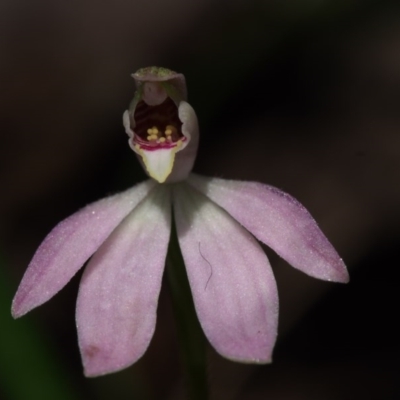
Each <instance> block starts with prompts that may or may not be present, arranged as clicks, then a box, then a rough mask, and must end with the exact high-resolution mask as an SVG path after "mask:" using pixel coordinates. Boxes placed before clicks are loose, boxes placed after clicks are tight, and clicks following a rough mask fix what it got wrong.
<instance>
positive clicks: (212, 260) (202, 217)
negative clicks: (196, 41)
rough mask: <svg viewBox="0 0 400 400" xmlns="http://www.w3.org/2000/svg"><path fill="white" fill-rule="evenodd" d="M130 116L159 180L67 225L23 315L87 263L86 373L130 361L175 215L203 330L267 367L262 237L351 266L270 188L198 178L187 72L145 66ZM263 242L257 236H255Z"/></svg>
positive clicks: (268, 317) (133, 133) (329, 275)
mask: <svg viewBox="0 0 400 400" xmlns="http://www.w3.org/2000/svg"><path fill="white" fill-rule="evenodd" d="M133 78H134V79H135V82H136V86H137V91H136V93H135V96H134V99H133V101H132V103H131V104H130V107H129V109H128V110H127V111H126V112H125V113H124V116H123V122H124V126H125V129H126V132H127V134H128V135H129V145H130V147H131V148H132V150H133V151H134V152H135V153H136V154H137V156H138V158H139V161H140V162H141V163H142V165H143V167H144V169H145V171H146V173H147V174H148V175H149V176H150V178H151V179H149V180H147V181H145V182H143V183H140V184H138V185H136V186H134V187H133V188H131V189H129V190H127V191H125V192H122V193H119V194H116V195H114V196H111V197H107V198H104V199H102V200H99V201H97V202H95V203H92V204H89V205H88V206H86V207H85V208H83V209H82V210H80V211H78V212H77V213H75V214H73V215H72V216H70V217H69V218H67V219H66V220H64V221H62V222H60V223H59V224H58V225H57V226H56V227H55V228H54V229H53V230H52V231H51V232H50V234H49V235H48V236H47V237H46V238H45V240H44V241H43V243H42V244H41V245H40V247H39V248H38V250H37V252H36V254H35V255H34V257H33V259H32V261H31V263H30V265H29V267H28V269H27V271H26V273H25V275H24V277H23V279H22V282H21V284H20V286H19V288H18V291H17V293H16V295H15V298H14V300H13V305H12V314H13V316H14V317H15V318H18V317H20V316H22V315H24V314H25V313H27V312H28V311H30V310H32V309H33V308H35V307H37V306H39V305H41V304H43V303H44V302H46V301H47V300H49V299H50V298H51V297H53V296H54V295H55V294H56V293H57V292H58V291H59V290H60V289H62V288H63V287H64V286H65V285H66V284H67V283H68V281H69V280H70V279H71V278H72V277H73V276H74V275H75V274H76V272H77V271H78V270H79V269H80V268H81V267H82V266H83V264H85V263H86V262H87V261H88V260H89V259H90V260H89V262H88V264H87V265H86V267H85V271H84V273H83V276H82V279H81V283H80V287H79V293H78V299H77V307H76V323H77V329H78V338H79V346H80V350H81V354H82V360H83V365H84V370H85V374H86V375H87V376H98V375H102V374H107V373H110V372H115V371H118V370H121V369H123V368H127V367H128V366H130V365H131V364H133V363H134V362H136V361H137V360H138V359H139V358H140V357H141V356H142V355H143V354H144V352H145V351H146V349H147V347H148V346H149V343H150V340H151V338H152V336H153V333H154V329H155V324H156V311H157V303H158V297H159V293H160V287H161V281H162V276H163V271H164V264H165V260H166V255H167V248H168V243H169V239H170V231H171V212H172V209H173V215H174V218H175V225H176V230H177V235H178V241H179V245H180V248H181V252H182V255H183V259H184V262H185V265H186V270H187V275H188V279H189V283H190V287H191V290H192V295H193V300H194V304H195V308H196V312H197V316H198V318H199V321H200V324H201V326H202V329H203V331H204V333H205V335H206V337H207V338H208V340H209V342H210V343H211V345H212V346H213V347H214V348H215V350H216V351H217V352H218V353H220V354H221V355H222V356H224V357H226V358H228V359H231V360H235V361H241V362H250V363H251V362H254V363H268V362H270V361H271V354H272V350H273V347H274V344H275V340H276V336H277V324H278V294H277V287H276V283H275V279H274V275H273V273H272V270H271V267H270V264H269V261H268V258H267V256H266V255H265V253H264V251H263V250H262V248H261V246H260V245H259V244H258V242H257V240H259V241H260V242H262V243H265V244H266V245H268V246H269V247H271V248H272V249H273V250H274V251H275V252H276V253H277V254H278V255H280V256H281V257H282V258H283V259H285V260H286V261H287V262H288V263H289V264H291V265H292V266H293V267H294V268H297V269H299V270H301V271H303V272H304V273H306V274H308V275H310V276H312V277H315V278H318V279H323V280H327V281H334V282H347V281H348V274H347V270H346V267H345V265H344V263H343V261H342V260H341V259H340V257H339V256H338V254H337V253H336V251H335V250H334V248H333V247H332V245H331V244H330V243H329V241H328V240H327V239H326V237H325V236H324V235H323V233H322V232H321V231H320V229H319V228H318V226H317V224H316V222H315V221H314V219H313V218H312V217H311V215H310V214H309V213H308V211H307V210H306V209H305V208H304V207H303V206H302V205H301V204H299V202H298V201H296V200H295V199H294V198H293V197H291V196H290V195H288V194H286V193H284V192H282V191H281V190H279V189H276V188H274V187H272V186H267V185H264V184H261V183H254V182H241V181H232V180H223V179H217V178H206V177H203V176H199V175H195V174H192V173H191V170H192V166H193V163H194V160H195V157H196V153H197V146H198V137H199V130H198V124H197V118H196V114H195V112H194V110H193V108H192V107H191V106H190V105H189V104H188V103H187V102H186V85H185V79H184V77H183V75H181V74H178V73H175V72H173V71H170V70H168V69H164V68H156V67H150V68H144V69H141V70H139V71H138V72H136V73H135V74H134V75H133ZM256 239H257V240H256Z"/></svg>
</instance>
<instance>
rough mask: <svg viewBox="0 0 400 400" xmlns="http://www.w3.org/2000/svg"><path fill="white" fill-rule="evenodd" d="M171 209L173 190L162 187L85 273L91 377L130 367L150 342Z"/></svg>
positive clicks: (82, 301) (82, 327) (81, 305)
mask: <svg viewBox="0 0 400 400" xmlns="http://www.w3.org/2000/svg"><path fill="white" fill-rule="evenodd" d="M170 207H171V205H170V196H169V187H168V186H158V187H156V188H155V189H154V190H153V191H152V192H151V193H150V194H149V195H148V196H147V197H146V198H145V199H144V200H143V201H142V202H141V203H140V204H139V205H138V206H137V207H136V208H135V209H134V210H133V211H132V213H131V214H130V215H129V216H128V217H127V218H125V219H124V221H123V222H122V223H121V224H120V225H119V226H118V227H117V228H116V229H115V230H114V231H113V233H112V234H111V235H110V237H109V238H108V239H107V240H106V241H105V242H104V243H103V245H102V246H101V247H100V248H99V250H98V251H97V252H96V253H95V254H94V256H93V257H92V259H91V260H90V262H89V264H88V266H87V267H86V269H85V272H84V274H83V277H82V281H81V285H80V288H79V294H78V301H77V309H76V313H77V314H76V321H77V327H78V338H79V346H80V349H81V355H82V360H83V365H84V369H85V375H86V376H97V375H103V374H107V373H110V372H115V371H118V370H121V369H123V368H126V367H128V366H130V365H131V364H133V363H134V362H135V361H137V360H138V359H139V358H140V357H141V356H142V355H143V353H144V352H145V351H146V349H147V347H148V345H149V343H150V340H151V338H152V336H153V333H154V329H155V324H156V311H157V302H158V296H159V292H160V288H161V279H162V274H163V270H164V264H165V257H166V254H167V247H168V241H169V235H170V225H171V217H170Z"/></svg>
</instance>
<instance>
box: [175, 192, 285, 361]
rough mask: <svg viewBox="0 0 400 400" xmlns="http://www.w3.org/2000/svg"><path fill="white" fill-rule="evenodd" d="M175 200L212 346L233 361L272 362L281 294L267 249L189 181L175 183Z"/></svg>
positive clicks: (199, 312) (196, 300)
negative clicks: (264, 249) (278, 290)
mask: <svg viewBox="0 0 400 400" xmlns="http://www.w3.org/2000/svg"><path fill="white" fill-rule="evenodd" d="M173 205H174V212H175V216H176V226H177V232H178V239H179V244H180V247H181V250H182V255H183V258H184V261H185V265H186V269H187V274H188V278H189V283H190V286H191V289H192V294H193V299H194V303H195V307H196V312H197V315H198V317H199V320H200V323H201V326H202V328H203V330H204V332H205V334H206V336H207V338H208V340H209V341H210V343H211V345H212V346H213V347H214V348H215V349H216V351H217V352H218V353H220V354H221V355H222V356H224V357H226V358H229V359H232V360H236V361H241V362H259V363H267V362H270V361H271V353H272V349H273V346H274V344H275V339H276V334H277V323H278V294H277V288H276V283H275V279H274V276H273V273H272V270H271V267H270V264H269V262H268V259H267V257H266V255H265V253H264V252H263V250H262V249H261V247H260V245H259V244H258V243H257V241H256V240H255V239H254V238H253V236H252V235H251V234H250V233H249V232H247V231H246V230H245V229H244V228H243V227H242V226H240V225H239V224H238V223H237V222H236V221H235V220H234V219H233V218H232V217H231V216H230V215H229V214H228V213H227V212H225V211H224V210H223V209H221V208H220V207H218V206H217V205H216V204H215V203H213V202H212V201H210V200H209V199H207V198H206V197H205V196H203V195H202V194H201V193H199V192H197V191H196V190H194V189H192V188H190V186H189V185H186V184H180V185H179V186H178V185H177V186H175V187H174V196H173Z"/></svg>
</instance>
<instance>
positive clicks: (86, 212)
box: [12, 181, 154, 318]
mask: <svg viewBox="0 0 400 400" xmlns="http://www.w3.org/2000/svg"><path fill="white" fill-rule="evenodd" d="M153 186H154V182H152V181H147V182H143V183H141V184H139V185H137V186H135V187H133V188H131V189H129V190H127V191H125V192H123V193H119V194H117V195H114V196H110V197H107V198H105V199H102V200H99V201H97V202H95V203H92V204H89V205H88V206H86V207H85V208H83V209H82V210H80V211H78V212H77V213H75V214H73V215H71V216H70V217H68V218H67V219H65V220H64V221H62V222H60V223H59V224H58V225H57V226H56V227H55V228H54V229H53V230H52V231H51V232H50V233H49V235H48V236H47V237H46V238H45V239H44V241H43V242H42V244H41V245H40V247H39V248H38V250H37V251H36V254H35V255H34V257H33V259H32V261H31V263H30V264H29V267H28V269H27V270H26V272H25V275H24V277H23V279H22V281H21V284H20V286H19V288H18V291H17V293H16V295H15V297H14V300H13V304H12V315H13V316H14V318H18V317H21V316H22V315H24V314H26V313H27V312H28V311H30V310H32V309H33V308H35V307H37V306H39V305H41V304H43V303H44V302H46V301H47V300H49V299H50V298H51V297H53V296H54V295H55V294H56V293H57V292H58V291H59V290H61V289H62V288H63V287H64V286H65V285H66V284H67V283H68V282H69V280H70V279H71V278H72V277H73V276H74V275H75V273H76V272H77V271H78V270H79V269H80V268H81V267H82V266H83V264H84V263H85V262H86V261H87V260H88V259H89V257H90V256H91V255H92V254H93V253H94V252H95V251H96V250H97V249H98V247H99V246H100V245H101V244H102V243H103V241H104V240H105V239H106V238H107V236H108V235H109V234H110V233H111V232H112V230H113V229H114V228H115V227H116V226H117V225H118V224H119V223H120V222H121V220H122V219H123V218H124V217H125V216H126V215H127V214H128V213H129V212H130V211H131V210H132V209H133V208H134V207H135V206H136V205H137V204H138V203H139V202H140V201H141V200H142V199H143V198H144V197H145V196H146V194H147V193H148V192H149V191H150V189H151V188H152V187H153Z"/></svg>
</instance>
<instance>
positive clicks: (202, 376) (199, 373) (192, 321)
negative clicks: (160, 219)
mask: <svg viewBox="0 0 400 400" xmlns="http://www.w3.org/2000/svg"><path fill="white" fill-rule="evenodd" d="M172 225H173V226H172V232H171V239H170V243H169V249H168V256H167V275H168V281H169V287H170V291H171V296H172V304H173V307H174V312H175V318H176V321H177V328H178V340H179V344H180V346H181V353H182V359H183V362H184V364H185V370H186V381H187V386H188V388H187V391H188V395H189V399H190V400H206V399H207V398H208V387H207V372H206V351H205V350H206V341H205V338H204V334H203V331H202V329H201V327H200V324H199V321H198V319H197V315H196V311H195V308H194V304H193V299H192V294H191V291H190V286H189V282H188V279H187V275H186V269H185V264H184V262H183V258H182V254H181V251H180V248H179V243H178V239H177V234H176V228H175V225H174V223H172Z"/></svg>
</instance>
